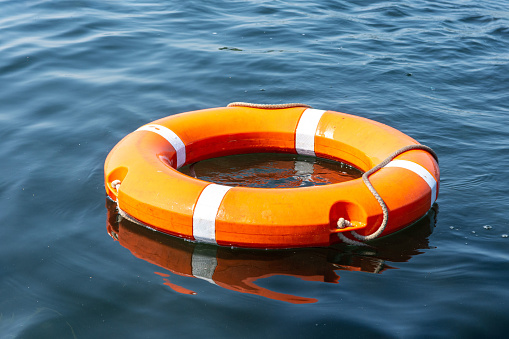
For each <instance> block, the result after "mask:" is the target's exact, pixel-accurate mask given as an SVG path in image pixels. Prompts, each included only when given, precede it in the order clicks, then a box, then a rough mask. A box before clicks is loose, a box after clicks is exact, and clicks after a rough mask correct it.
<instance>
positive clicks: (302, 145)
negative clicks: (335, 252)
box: [104, 105, 440, 248]
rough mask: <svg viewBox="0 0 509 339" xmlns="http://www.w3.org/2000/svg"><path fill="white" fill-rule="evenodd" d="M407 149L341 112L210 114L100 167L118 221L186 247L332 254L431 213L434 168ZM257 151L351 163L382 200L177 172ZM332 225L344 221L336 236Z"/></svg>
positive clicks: (173, 119) (356, 184) (409, 142)
mask: <svg viewBox="0 0 509 339" xmlns="http://www.w3.org/2000/svg"><path fill="white" fill-rule="evenodd" d="M413 145H417V146H415V147H420V146H422V145H420V144H419V143H418V142H417V141H415V140H414V139H412V138H411V137H409V136H407V135H405V134H403V133H402V132H399V131H397V130H395V129H393V128H391V127H389V126H386V125H384V124H381V123H378V122H375V121H372V120H368V119H365V118H361V117H357V116H353V115H349V114H345V113H339V112H333V111H323V110H316V109H312V108H307V107H288V108H279V109H277V108H253V107H245V106H242V105H240V106H233V107H222V108H212V109H205V110H199V111H194V112H188V113H181V114H176V115H172V116H169V117H166V118H163V119H160V120H157V121H154V122H152V123H150V124H147V125H144V126H142V127H140V128H138V129H137V130H136V131H134V132H132V133H131V134H129V135H127V136H126V137H125V138H124V139H122V140H121V141H120V142H119V143H118V144H117V145H116V146H115V147H114V148H113V150H112V151H111V152H110V154H109V155H108V157H107V159H106V162H105V167H104V170H105V187H106V192H107V195H108V196H109V197H110V198H111V199H112V200H114V201H116V202H117V205H118V208H119V211H120V212H121V213H122V215H124V216H126V217H128V218H130V219H131V220H134V221H136V222H138V223H140V224H143V225H145V226H147V227H150V228H152V229H155V230H158V231H161V232H164V233H168V234H171V235H174V236H178V237H182V238H185V239H188V240H193V241H200V242H207V243H213V244H218V245H222V246H236V247H252V248H291V247H305V246H329V245H331V244H334V243H337V242H340V241H345V242H353V241H352V239H354V238H353V237H352V236H351V234H353V235H355V236H356V237H357V238H359V239H370V238H369V236H370V235H375V236H379V235H382V236H383V235H388V234H391V233H394V232H396V231H398V230H401V229H402V228H404V227H406V226H408V225H410V224H412V223H414V222H416V221H417V220H418V219H420V218H421V217H423V216H424V215H425V214H426V213H427V212H428V210H429V209H430V208H431V206H432V205H433V203H434V202H435V200H436V198H437V195H438V187H439V180H440V172H439V168H438V163H437V160H436V159H435V157H434V154H431V153H430V152H429V151H428V150H426V149H410V150H407V149H409V148H412V147H414V146H413ZM409 146H410V147H409ZM422 147H423V148H424V147H425V146H422ZM400 149H403V152H400V153H401V154H399V153H396V154H394V151H397V150H400ZM260 152H283V153H298V154H303V155H310V156H316V157H322V158H327V159H332V160H337V161H342V162H344V163H347V164H350V165H352V166H354V167H356V168H358V169H361V170H362V171H368V172H367V173H365V176H364V177H366V178H367V177H368V176H367V175H366V174H369V180H368V181H369V182H368V184H372V188H374V189H375V190H376V192H377V193H378V195H379V197H380V198H381V199H378V200H377V198H376V197H375V196H374V195H373V193H372V191H370V188H369V187H368V185H367V184H366V182H365V181H366V180H364V182H363V180H362V179H360V178H359V179H355V180H351V181H347V182H343V183H338V184H330V185H324V186H314V187H299V188H283V189H280V188H278V189H270V188H269V189H266V188H250V187H230V186H224V185H218V184H213V183H210V182H206V181H202V180H199V179H196V178H192V177H190V176H187V175H185V174H182V173H181V172H179V171H178V170H177V169H178V168H180V167H182V166H183V165H186V164H192V163H195V162H197V161H201V160H204V159H209V158H213V157H220V156H226V155H233V154H245V153H260ZM391 155H392V156H391ZM390 157H394V159H391V158H390ZM384 160H385V163H383V161H384ZM381 163H382V165H384V166H383V167H381V166H378V167H376V168H374V167H375V166H377V165H379V164H381ZM370 170H371V171H370ZM374 170H376V171H374ZM366 178H363V179H366ZM379 200H382V202H380V201H379ZM381 204H385V205H386V210H387V213H388V214H387V213H386V215H385V216H384V213H383V209H382V208H381ZM387 216H389V218H388V219H387ZM338 220H340V223H341V222H342V220H347V221H346V223H345V224H343V225H339V226H340V227H338V224H339V223H338ZM382 223H385V225H383V227H381V225H382ZM352 231H353V232H352ZM377 232H378V233H377ZM338 235H339V236H338Z"/></svg>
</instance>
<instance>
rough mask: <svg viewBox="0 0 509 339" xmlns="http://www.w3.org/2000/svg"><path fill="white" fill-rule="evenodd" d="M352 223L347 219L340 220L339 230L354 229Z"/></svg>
mask: <svg viewBox="0 0 509 339" xmlns="http://www.w3.org/2000/svg"><path fill="white" fill-rule="evenodd" d="M352 226H353V225H352V223H351V222H350V221H348V220H346V219H345V218H339V219H338V228H339V229H342V228H346V227H352Z"/></svg>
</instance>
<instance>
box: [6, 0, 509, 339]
mask: <svg viewBox="0 0 509 339" xmlns="http://www.w3.org/2000/svg"><path fill="white" fill-rule="evenodd" d="M0 32H1V34H0V137H1V141H0V145H1V147H0V161H1V165H0V292H1V298H0V337H2V338H163V337H164V338H166V337H176V338H202V337H205V336H206V337H212V338H239V337H240V338H264V337H265V338H282V337H288V338H290V337H295V338H317V337H355V338H374V337H376V338H429V337H433V338H479V337H485V338H504V337H506V336H507V333H506V332H507V331H508V330H509V283H508V281H509V237H508V235H509V193H508V192H509V179H508V178H507V174H508V172H509V2H508V1H507V0H502V1H494V0H488V1H459V0H449V1H439V2H427V1H402V2H390V1H333V0H324V1H319V2H309V1H277V0H274V1H269V0H253V1H247V0H242V1H241V0H237V1H222V0H213V1H185V0H184V1H178V2H177V1H151V0H147V1H130V0H127V1H122V2H119V1H97V0H82V1H80V0H76V1H71V0H68V1H48V0H39V1H37V0H33V1H32V0H27V1H13V0H7V1H0ZM234 101H245V102H255V103H286V102H303V103H306V104H309V105H311V106H313V107H314V108H317V109H330V110H335V111H342V112H345V113H351V114H356V115H359V116H363V117H367V118H370V119H373V120H377V121H380V122H383V123H385V124H388V125H390V126H392V127H395V128H397V129H399V130H401V131H403V132H404V133H406V134H408V135H410V136H412V137H413V138H415V139H417V140H418V141H420V142H421V143H423V144H425V145H428V146H430V147H432V148H433V149H434V150H435V151H436V152H437V153H438V155H439V159H440V169H441V186H440V195H439V198H438V201H437V205H436V206H435V207H434V208H433V210H432V211H431V212H430V214H428V215H427V216H426V217H425V218H424V219H422V220H421V221H420V222H419V223H418V224H416V225H414V227H412V228H410V229H407V230H406V231H405V232H402V233H400V234H397V235H394V236H393V237H388V238H386V239H381V240H379V241H377V242H375V243H373V248H360V247H355V246H344V245H343V246H336V247H333V248H324V249H303V250H287V251H249V250H238V249H230V248H218V247H213V246H205V245H201V244H193V243H190V242H185V241H181V240H178V239H174V238H171V237H168V236H161V235H159V234H156V233H154V232H152V231H148V230H146V229H144V228H141V227H139V226H137V225H134V224H131V223H129V222H127V221H125V220H123V221H121V222H118V219H117V218H116V217H115V215H114V211H113V210H112V209H111V206H110V204H109V203H108V201H107V200H106V198H105V191H104V184H103V164H104V160H105V158H106V155H107V154H108V152H109V151H110V150H111V148H112V147H113V146H114V145H115V144H116V143H117V142H118V141H119V140H120V139H121V138H122V137H123V136H125V135H126V134H128V133H130V132H131V131H133V130H135V129H136V128H138V127H139V126H141V125H143V124H145V123H148V122H150V121H153V120H155V119H158V118H161V117H164V116H167V115H171V114H176V113H179V112H186V111H190V110H196V109H202V108H209V107H219V106H225V105H227V104H228V103H230V102H234ZM245 165H246V168H247V167H248V166H247V165H249V162H247V163H245ZM235 166H240V165H239V164H236V165H235ZM221 171H223V172H224V171H225V169H223V170H221ZM221 171H220V172H221ZM227 171H228V169H226V172H227ZM209 174H210V173H209ZM211 180H212V179H211Z"/></svg>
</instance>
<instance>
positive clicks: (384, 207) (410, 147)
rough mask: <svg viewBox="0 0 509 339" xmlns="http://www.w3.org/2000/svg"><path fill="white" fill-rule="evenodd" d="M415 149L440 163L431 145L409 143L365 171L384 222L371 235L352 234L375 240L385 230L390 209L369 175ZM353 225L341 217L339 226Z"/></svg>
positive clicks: (353, 241) (351, 241)
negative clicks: (426, 153) (422, 151)
mask: <svg viewBox="0 0 509 339" xmlns="http://www.w3.org/2000/svg"><path fill="white" fill-rule="evenodd" d="M415 149H420V150H424V151H427V152H428V153H430V154H431V155H432V156H433V158H435V160H436V161H437V163H438V156H437V154H436V153H435V151H433V150H432V149H431V148H430V147H428V146H425V145H421V144H417V145H408V146H405V147H403V148H400V149H399V150H397V151H395V152H393V153H392V154H391V155H389V156H388V157H387V158H386V159H385V160H384V161H382V162H381V163H379V164H378V165H376V166H375V167H373V168H372V169H370V170H369V171H367V172H366V173H364V174H363V175H362V180H363V181H364V183H365V184H366V186H367V187H368V189H369V191H370V192H371V194H373V196H374V197H375V199H376V200H377V201H378V203H379V204H380V207H381V208H382V213H383V219H382V224H381V225H380V227H379V228H378V229H377V230H376V231H375V232H373V233H371V234H370V235H360V234H359V233H357V232H355V231H351V232H350V234H352V235H353V236H354V237H355V238H357V239H358V240H360V241H369V240H373V239H375V238H377V237H378V236H379V235H380V234H381V233H382V232H383V231H384V229H385V226H387V222H388V221H389V209H388V208H387V205H386V204H385V202H384V200H383V199H382V197H381V196H380V194H378V192H377V191H376V189H375V188H374V187H373V185H372V184H371V182H370V181H369V176H370V175H371V174H373V173H375V172H376V171H378V170H380V169H381V168H383V167H385V166H386V165H387V164H388V163H389V162H391V161H392V160H393V159H394V158H395V157H397V156H398V155H400V154H402V153H405V152H407V151H410V150H415ZM351 226H352V223H351V222H350V221H348V220H345V219H344V218H339V220H338V228H346V227H351ZM338 236H339V238H340V239H341V240H343V241H344V242H345V243H348V244H350V245H360V246H365V244H364V243H362V242H358V241H355V240H353V239H349V238H347V237H346V236H345V235H344V234H341V233H338Z"/></svg>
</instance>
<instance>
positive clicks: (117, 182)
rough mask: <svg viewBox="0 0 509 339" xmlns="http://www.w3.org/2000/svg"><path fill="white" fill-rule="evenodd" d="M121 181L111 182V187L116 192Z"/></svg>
mask: <svg viewBox="0 0 509 339" xmlns="http://www.w3.org/2000/svg"><path fill="white" fill-rule="evenodd" d="M120 184H121V181H120V180H113V181H112V182H111V187H113V189H114V190H115V191H117V193H118V189H119V188H120Z"/></svg>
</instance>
